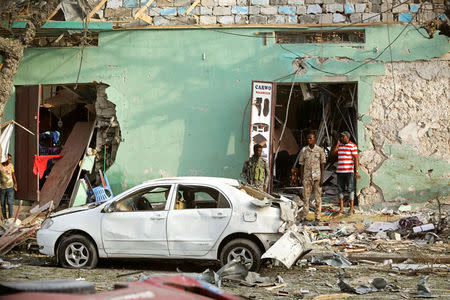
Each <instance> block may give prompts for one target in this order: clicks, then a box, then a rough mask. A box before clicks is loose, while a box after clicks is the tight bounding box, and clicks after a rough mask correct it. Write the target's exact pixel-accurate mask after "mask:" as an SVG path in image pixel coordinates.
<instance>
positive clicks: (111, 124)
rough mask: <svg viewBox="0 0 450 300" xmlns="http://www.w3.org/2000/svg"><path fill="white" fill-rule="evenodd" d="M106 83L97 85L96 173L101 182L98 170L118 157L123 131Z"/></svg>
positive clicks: (107, 165) (108, 165) (107, 166)
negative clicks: (108, 94)
mask: <svg viewBox="0 0 450 300" xmlns="http://www.w3.org/2000/svg"><path fill="white" fill-rule="evenodd" d="M106 88H108V85H106V84H98V85H97V99H96V101H95V111H96V114H97V116H96V122H95V128H96V132H97V135H96V147H95V174H96V176H97V182H99V175H98V174H99V173H98V170H103V171H104V168H106V170H107V169H108V168H109V167H110V166H111V165H112V164H113V162H114V160H115V159H116V155H117V150H118V148H119V144H120V142H121V139H122V137H121V132H120V126H119V122H118V121H117V116H116V105H115V104H114V103H112V102H111V101H109V100H108V98H107V95H106ZM105 150H106V151H105Z"/></svg>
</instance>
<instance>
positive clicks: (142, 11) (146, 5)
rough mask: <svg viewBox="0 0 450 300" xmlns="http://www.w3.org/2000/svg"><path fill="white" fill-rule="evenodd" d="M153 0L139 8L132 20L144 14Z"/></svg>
mask: <svg viewBox="0 0 450 300" xmlns="http://www.w3.org/2000/svg"><path fill="white" fill-rule="evenodd" d="M154 1H155V0H149V1H148V2H147V3H146V4H145V5H144V6H142V7H141V9H139V10H138V11H137V12H136V13H135V14H134V16H133V18H134V19H137V18H139V17H140V16H141V15H142V14H144V12H145V11H146V10H147V9H148V8H149V7H150V5H151V4H152V3H153V2H154Z"/></svg>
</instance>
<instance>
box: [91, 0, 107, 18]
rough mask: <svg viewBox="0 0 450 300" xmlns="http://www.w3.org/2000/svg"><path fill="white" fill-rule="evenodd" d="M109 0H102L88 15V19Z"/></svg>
mask: <svg viewBox="0 0 450 300" xmlns="http://www.w3.org/2000/svg"><path fill="white" fill-rule="evenodd" d="M106 1H108V0H102V1H100V3H99V4H97V6H96V7H94V9H93V10H92V11H91V12H90V13H89V14H88V15H87V19H88V20H89V19H90V18H92V16H93V15H94V14H95V13H96V12H97V11H98V10H99V9H100V8H101V7H102V6H103V5H104V4H105V3H106Z"/></svg>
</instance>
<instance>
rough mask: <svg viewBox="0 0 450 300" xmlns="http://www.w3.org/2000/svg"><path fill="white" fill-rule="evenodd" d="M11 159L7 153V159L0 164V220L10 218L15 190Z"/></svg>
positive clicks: (15, 181) (15, 183)
mask: <svg viewBox="0 0 450 300" xmlns="http://www.w3.org/2000/svg"><path fill="white" fill-rule="evenodd" d="M11 160H12V155H11V154H8V159H7V160H6V161H5V162H2V163H1V164H0V201H1V205H2V220H4V219H7V218H12V216H13V201H14V191H17V180H16V175H15V174H14V166H13V164H12V163H11ZM6 205H8V215H7V214H6Z"/></svg>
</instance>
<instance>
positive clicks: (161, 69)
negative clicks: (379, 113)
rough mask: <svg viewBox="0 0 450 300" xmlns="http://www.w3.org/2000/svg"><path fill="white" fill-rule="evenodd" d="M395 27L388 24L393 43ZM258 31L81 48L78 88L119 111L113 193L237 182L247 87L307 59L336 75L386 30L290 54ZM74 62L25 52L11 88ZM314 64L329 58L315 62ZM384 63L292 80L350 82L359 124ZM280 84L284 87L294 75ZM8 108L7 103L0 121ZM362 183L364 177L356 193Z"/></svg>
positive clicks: (406, 47)
mask: <svg viewBox="0 0 450 300" xmlns="http://www.w3.org/2000/svg"><path fill="white" fill-rule="evenodd" d="M402 29H403V26H400V25H399V26H391V27H390V35H391V40H393V39H394V38H395V37H396V36H397V35H398V33H399V32H400V31H401V30H402ZM260 31H272V29H268V28H262V29H214V30H206V29H185V30H182V29H176V30H175V29H171V30H135V31H132V30H127V31H114V32H104V33H100V37H99V46H98V47H87V48H86V49H85V50H84V57H83V64H82V68H81V73H80V79H79V82H82V83H87V82H93V81H96V82H103V83H106V84H108V85H109V86H110V87H109V88H108V89H107V90H106V92H107V94H108V99H109V100H110V101H112V102H113V103H115V104H116V106H117V107H116V109H117V116H118V120H119V123H120V127H121V130H122V136H123V139H124V141H123V142H122V143H121V144H120V147H119V151H118V154H117V158H116V161H115V163H114V165H113V166H112V167H111V168H110V170H109V171H108V177H109V179H110V183H111V184H112V187H113V190H114V192H115V193H117V192H119V191H121V190H122V189H125V188H129V187H131V186H134V185H136V184H138V183H140V182H142V181H143V180H146V179H152V178H158V177H161V176H168V175H205V176H223V177H238V176H239V174H240V170H241V166H242V162H243V161H244V159H245V158H246V156H247V154H248V133H249V126H248V124H249V114H248V111H247V114H246V115H245V116H244V115H243V113H244V108H245V106H246V104H247V102H248V99H249V97H250V95H251V81H252V80H274V79H276V78H280V77H283V76H286V75H288V74H291V73H292V72H293V67H292V61H293V59H294V58H295V57H296V56H297V54H298V55H299V56H305V57H308V58H307V62H308V63H310V64H311V65H313V66H315V67H317V68H319V69H323V70H325V71H326V72H330V73H336V74H343V73H345V72H347V71H349V70H351V69H353V68H355V67H357V66H359V65H360V64H361V63H362V62H364V61H366V60H367V59H370V58H374V57H376V56H377V55H379V53H380V52H381V51H382V50H383V49H384V48H385V47H386V45H388V40H387V34H386V26H376V27H366V43H365V44H356V45H352V44H345V45H343V44H341V45H339V44H302V45H284V48H285V49H288V50H289V51H291V52H289V51H286V50H285V49H283V48H282V47H280V45H278V44H275V42H274V39H273V38H269V40H268V44H267V46H264V43H263V39H262V38H257V36H256V35H255V32H260ZM229 33H237V34H239V35H245V37H244V36H236V35H232V34H229ZM448 50H449V45H448V40H447V38H446V37H443V36H439V35H436V36H435V38H433V39H431V40H426V39H424V38H423V37H422V36H421V35H419V34H418V32H417V31H416V30H414V29H413V28H412V27H411V28H409V29H407V30H406V31H405V32H404V33H403V35H401V37H400V38H399V39H398V40H397V41H396V43H395V44H394V45H393V49H392V55H393V59H394V60H422V59H429V58H432V57H440V56H442V55H443V54H444V53H446V52H447V51H448ZM292 52H293V53H292ZM294 53H295V54H294ZM203 54H204V57H205V59H204V60H203V59H202V57H203ZM80 57H81V50H80V49H79V48H38V49H27V50H26V51H25V56H24V58H23V60H22V62H21V64H20V68H19V72H18V73H17V75H16V77H15V84H16V85H30V84H38V83H39V84H62V83H74V82H75V81H76V78H77V72H78V68H79V63H80ZM316 57H328V58H331V59H330V60H329V61H328V62H326V63H324V64H320V63H319V62H318V61H317V59H316ZM389 60H390V56H389V51H385V53H384V54H383V55H381V56H380V57H379V58H378V61H377V62H369V63H367V64H365V65H364V66H363V67H361V68H358V69H357V70H355V71H354V72H351V73H348V74H347V75H340V76H335V75H332V74H329V73H324V72H321V71H318V70H315V69H313V68H311V67H309V69H308V72H307V74H306V75H305V76H302V77H297V80H298V81H305V82H309V81H311V82H327V81H353V82H358V84H359V89H358V97H359V100H358V101H359V103H358V107H359V112H360V114H361V115H363V118H362V119H361V120H362V122H367V121H368V119H367V117H366V116H364V114H365V113H367V111H368V109H369V106H370V103H371V100H372V98H373V91H372V86H371V85H372V82H373V78H374V76H377V75H383V74H384V73H385V69H384V68H385V67H384V62H385V61H389ZM283 80H284V81H290V80H292V76H288V77H285V78H284V79H283ZM13 102H14V98H13V96H12V97H11V100H10V103H9V104H8V115H11V114H12V113H11V110H9V109H11V108H12V107H13V106H12V104H11V103H13ZM243 118H244V128H243V130H242V128H241V123H242V119H243ZM242 132H243V134H242ZM358 134H359V140H360V141H359V146H360V148H361V149H363V150H364V149H367V148H368V137H367V136H366V135H365V132H364V128H363V126H362V123H361V122H360V124H359V128H358ZM438 163H439V162H437V164H438ZM394 164H395V163H394ZM398 167H401V165H396V164H395V166H386V168H398ZM363 175H364V174H363ZM386 180H388V179H386ZM368 182H369V179H368V176H367V175H364V176H363V180H361V181H360V182H359V186H360V187H362V186H365V185H367V184H368Z"/></svg>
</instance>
